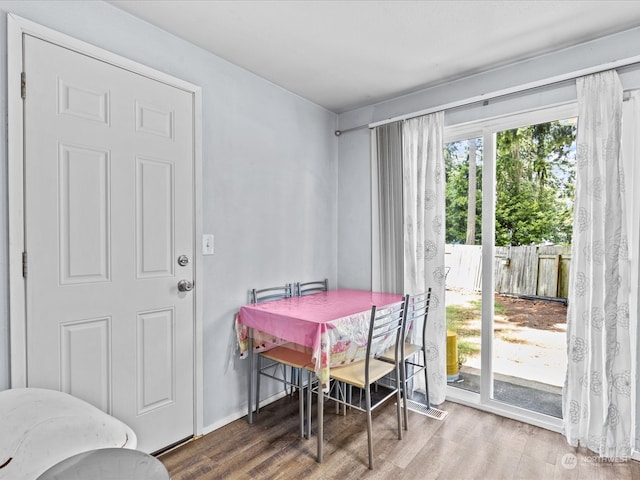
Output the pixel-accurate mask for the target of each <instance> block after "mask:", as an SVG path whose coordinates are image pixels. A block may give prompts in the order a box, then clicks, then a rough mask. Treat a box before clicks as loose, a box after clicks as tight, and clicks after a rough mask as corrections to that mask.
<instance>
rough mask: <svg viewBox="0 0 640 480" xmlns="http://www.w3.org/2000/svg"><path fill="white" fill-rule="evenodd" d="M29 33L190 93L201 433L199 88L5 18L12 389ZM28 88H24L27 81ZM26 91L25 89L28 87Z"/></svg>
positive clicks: (18, 341)
mask: <svg viewBox="0 0 640 480" xmlns="http://www.w3.org/2000/svg"><path fill="white" fill-rule="evenodd" d="M25 34H28V35H31V36H33V37H37V38H40V39H42V40H44V41H47V42H50V43H53V44H55V45H58V46H60V47H63V48H67V49H69V50H72V51H75V52H77V53H80V54H83V55H87V56H89V57H92V58H95V59H97V60H100V61H103V62H106V63H109V64H111V65H113V66H116V67H119V68H122V69H124V70H128V71H130V72H133V73H136V74H139V75H142V76H145V77H147V78H150V79H152V80H156V81H159V82H162V83H165V84H167V85H169V86H172V87H175V88H179V89H181V90H183V91H186V92H188V93H190V94H191V96H192V101H193V142H194V143H193V167H194V168H193V187H194V198H193V207H194V210H193V211H194V232H193V234H194V236H193V252H194V284H195V285H196V288H195V289H194V290H193V294H194V339H193V341H194V349H193V350H194V351H193V361H194V382H193V385H194V392H193V398H194V405H193V407H194V410H193V411H194V418H193V427H194V428H193V433H194V436H195V435H201V434H202V431H203V407H204V398H203V351H202V332H203V325H202V319H203V316H202V304H203V301H202V295H200V294H199V289H198V286H199V285H202V278H203V274H202V250H201V248H200V242H199V241H198V240H199V239H201V238H202V89H201V88H200V87H199V86H197V85H194V84H191V83H189V82H186V81H184V80H181V79H178V78H176V77H173V76H171V75H168V74H166V73H163V72H160V71H158V70H155V69H153V68H150V67H147V66H145V65H142V64H140V63H137V62H135V61H133V60H130V59H128V58H125V57H122V56H120V55H117V54H115V53H112V52H109V51H107V50H104V49H102V48H99V47H96V46H94V45H91V44H89V43H86V42H84V41H82V40H78V39H76V38H73V37H70V36H68V35H66V34H64V33H61V32H58V31H56V30H53V29H50V28H48V27H45V26H43V25H40V24H38V23H35V22H32V21H30V20H27V19H25V18H23V17H20V16H18V15H15V14H13V13H8V14H7V109H8V132H7V141H8V174H7V178H8V202H9V214H8V215H9V327H10V349H11V353H10V359H11V387H12V388H20V387H26V385H27V329H26V322H27V318H26V281H25V278H24V277H23V271H22V270H23V259H22V256H23V252H24V250H25V234H24V232H25V210H24V193H25V192H24V143H23V142H24V112H23V100H22V97H21V82H22V79H21V73H22V71H23V60H22V59H23V54H24V49H23V42H22V39H23V35H25ZM26 81H27V85H28V79H27V80H26ZM27 90H28V87H27Z"/></svg>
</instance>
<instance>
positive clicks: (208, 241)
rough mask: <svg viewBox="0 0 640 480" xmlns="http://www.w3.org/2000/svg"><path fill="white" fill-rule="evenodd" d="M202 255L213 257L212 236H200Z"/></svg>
mask: <svg viewBox="0 0 640 480" xmlns="http://www.w3.org/2000/svg"><path fill="white" fill-rule="evenodd" d="M202 254H203V255H213V235H212V234H205V235H202Z"/></svg>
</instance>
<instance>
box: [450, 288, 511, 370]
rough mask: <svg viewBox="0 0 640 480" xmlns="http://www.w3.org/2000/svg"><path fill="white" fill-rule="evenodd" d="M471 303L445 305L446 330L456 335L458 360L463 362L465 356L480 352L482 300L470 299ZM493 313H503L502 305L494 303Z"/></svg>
mask: <svg viewBox="0 0 640 480" xmlns="http://www.w3.org/2000/svg"><path fill="white" fill-rule="evenodd" d="M470 303H471V305H469V306H463V305H448V306H447V330H451V331H452V332H456V334H457V336H458V361H459V362H460V364H463V363H464V362H465V361H466V359H467V358H469V357H471V356H474V355H478V354H479V353H480V325H481V318H482V301H481V300H472V301H471V302H470ZM494 312H495V315H500V314H504V312H505V308H504V305H503V304H501V303H500V302H495V304H494Z"/></svg>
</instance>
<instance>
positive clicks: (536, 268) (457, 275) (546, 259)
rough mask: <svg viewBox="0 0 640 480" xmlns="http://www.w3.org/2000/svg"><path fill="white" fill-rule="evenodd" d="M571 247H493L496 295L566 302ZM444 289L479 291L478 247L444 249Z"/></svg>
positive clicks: (451, 246)
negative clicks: (553, 299)
mask: <svg viewBox="0 0 640 480" xmlns="http://www.w3.org/2000/svg"><path fill="white" fill-rule="evenodd" d="M570 263H571V246H570V245H569V246H561V245H531V246H522V247H496V248H495V255H494V262H493V269H494V270H493V273H494V290H495V292H497V293H511V294H516V295H534V296H540V297H554V298H567V293H568V290H569V289H568V286H569V265H570ZM445 265H446V266H447V269H448V273H447V286H448V287H457V288H464V289H467V290H480V289H481V286H482V278H481V274H482V247H481V246H479V245H447V246H446V249H445Z"/></svg>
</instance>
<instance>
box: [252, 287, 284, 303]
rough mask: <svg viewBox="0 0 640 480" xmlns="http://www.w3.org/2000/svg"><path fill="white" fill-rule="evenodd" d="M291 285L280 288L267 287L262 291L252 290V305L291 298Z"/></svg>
mask: <svg viewBox="0 0 640 480" xmlns="http://www.w3.org/2000/svg"><path fill="white" fill-rule="evenodd" d="M292 292H293V290H292V288H291V284H290V283H287V284H286V285H282V286H278V287H267V288H261V289H255V288H252V289H251V292H250V296H251V303H262V302H268V301H271V300H280V299H282V298H290V297H291V296H292Z"/></svg>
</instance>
